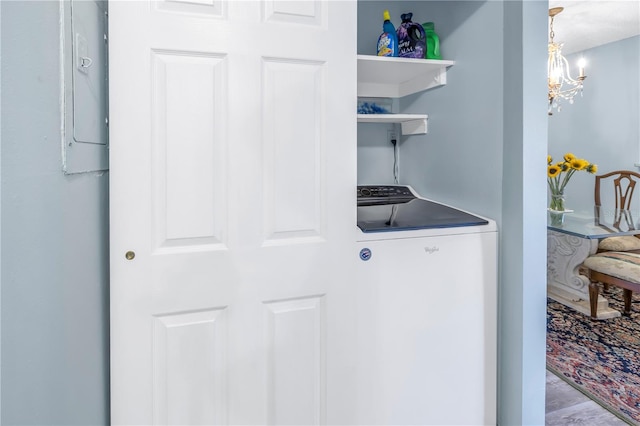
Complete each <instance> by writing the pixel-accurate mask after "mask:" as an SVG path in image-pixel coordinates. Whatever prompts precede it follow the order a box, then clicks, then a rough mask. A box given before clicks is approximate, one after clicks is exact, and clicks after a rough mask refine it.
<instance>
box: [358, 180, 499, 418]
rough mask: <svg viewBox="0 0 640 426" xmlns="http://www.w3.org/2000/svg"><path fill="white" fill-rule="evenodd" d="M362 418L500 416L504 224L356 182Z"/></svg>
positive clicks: (401, 190)
mask: <svg viewBox="0 0 640 426" xmlns="http://www.w3.org/2000/svg"><path fill="white" fill-rule="evenodd" d="M358 228H359V235H358V241H357V251H358V253H359V256H360V261H359V280H358V286H359V287H358V290H359V293H358V294H359V297H358V322H359V328H358V330H359V342H358V347H359V351H360V353H359V363H358V376H359V381H358V384H359V389H358V423H359V424H386V425H408V424H412V425H415V424H420V425H488V424H496V399H497V397H496V383H497V378H496V375H497V366H496V363H497V228H496V224H495V222H494V221H492V220H490V219H486V218H482V217H479V216H477V215H474V214H470V213H468V212H464V211H461V210H459V209H455V208H453V207H450V206H446V205H443V204H440V203H437V202H434V201H431V200H427V199H424V198H422V197H420V196H419V195H418V194H417V193H416V192H415V191H413V189H412V188H410V187H408V186H400V185H377V186H359V187H358Z"/></svg>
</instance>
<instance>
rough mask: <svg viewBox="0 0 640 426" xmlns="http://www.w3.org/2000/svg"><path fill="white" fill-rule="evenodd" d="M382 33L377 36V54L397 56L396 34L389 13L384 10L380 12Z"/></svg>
mask: <svg viewBox="0 0 640 426" xmlns="http://www.w3.org/2000/svg"><path fill="white" fill-rule="evenodd" d="M382 19H384V23H383V24H382V34H380V37H378V56H398V35H397V34H396V28H395V27H394V26H393V24H392V23H391V15H389V11H388V10H385V11H384V12H383V13H382Z"/></svg>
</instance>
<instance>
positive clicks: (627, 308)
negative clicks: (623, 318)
mask: <svg viewBox="0 0 640 426" xmlns="http://www.w3.org/2000/svg"><path fill="white" fill-rule="evenodd" d="M631 293H632V292H631V290H629V289H628V288H623V289H622V295H623V298H624V315H631Z"/></svg>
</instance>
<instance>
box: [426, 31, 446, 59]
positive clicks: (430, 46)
mask: <svg viewBox="0 0 640 426" xmlns="http://www.w3.org/2000/svg"><path fill="white" fill-rule="evenodd" d="M422 28H424V32H425V35H426V38H427V49H426V51H425V55H424V58H425V59H442V56H441V55H440V39H439V38H438V34H436V32H435V30H434V28H435V25H434V24H433V22H425V23H424V24H422Z"/></svg>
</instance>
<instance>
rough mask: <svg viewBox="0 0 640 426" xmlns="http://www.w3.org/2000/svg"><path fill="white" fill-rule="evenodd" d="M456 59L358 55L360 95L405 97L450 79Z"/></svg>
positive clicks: (440, 84)
mask: <svg viewBox="0 0 640 426" xmlns="http://www.w3.org/2000/svg"><path fill="white" fill-rule="evenodd" d="M454 64H455V62H454V61H444V60H435V59H411V58H391V57H385V56H371V55H358V96H360V97H378V98H401V97H403V96H407V95H411V94H413V93H418V92H421V91H423V90H428V89H432V88H434V87H438V86H442V85H444V84H446V83H447V68H448V67H450V66H452V65H454Z"/></svg>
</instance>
